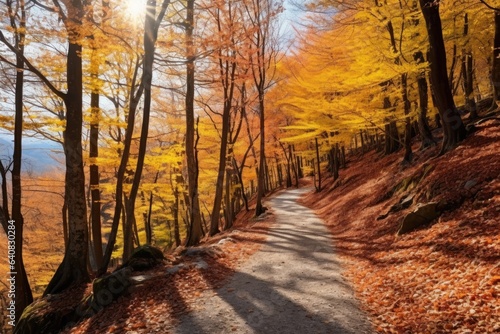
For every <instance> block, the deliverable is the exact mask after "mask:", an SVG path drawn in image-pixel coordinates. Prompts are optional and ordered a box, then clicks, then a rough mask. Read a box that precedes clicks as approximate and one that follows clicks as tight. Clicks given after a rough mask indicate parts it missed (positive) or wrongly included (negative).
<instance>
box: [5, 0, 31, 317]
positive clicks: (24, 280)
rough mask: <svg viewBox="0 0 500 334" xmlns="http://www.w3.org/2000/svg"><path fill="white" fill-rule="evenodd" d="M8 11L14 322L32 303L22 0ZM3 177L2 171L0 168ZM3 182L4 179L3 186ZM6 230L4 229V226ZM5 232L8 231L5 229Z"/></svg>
mask: <svg viewBox="0 0 500 334" xmlns="http://www.w3.org/2000/svg"><path fill="white" fill-rule="evenodd" d="M6 4H7V11H8V15H9V21H10V27H11V28H12V31H13V37H14V45H13V46H14V47H15V49H16V50H17V54H16V64H15V66H16V69H17V70H16V78H15V102H14V104H15V116H14V152H13V160H12V174H11V175H12V178H11V180H12V181H11V182H12V210H11V213H12V217H11V218H12V220H13V221H14V226H15V259H14V260H15V264H14V270H11V271H13V272H16V273H17V275H16V319H15V320H16V321H17V320H18V319H19V317H20V316H21V314H22V312H23V310H24V309H25V308H26V306H28V305H29V304H30V303H31V302H32V301H33V295H32V293H31V288H30V284H29V282H28V276H27V274H26V269H25V267H24V256H23V234H24V233H23V229H24V217H23V214H22V212H21V208H22V202H21V200H22V187H21V168H22V140H23V109H24V104H23V98H24V70H23V69H24V59H23V57H24V47H25V41H26V19H27V16H26V6H25V1H24V0H19V1H13V0H7V3H6ZM2 170H3V172H2V175H3V176H4V175H5V170H4V168H3V166H2ZM5 182H6V180H5V179H4V180H3V182H2V183H3V184H5ZM2 193H3V195H4V202H5V200H6V189H4V191H2ZM5 210H6V211H5V214H4V217H3V218H5V220H9V219H10V218H9V213H8V210H7V206H5ZM4 227H6V226H4ZM6 231H7V229H6Z"/></svg>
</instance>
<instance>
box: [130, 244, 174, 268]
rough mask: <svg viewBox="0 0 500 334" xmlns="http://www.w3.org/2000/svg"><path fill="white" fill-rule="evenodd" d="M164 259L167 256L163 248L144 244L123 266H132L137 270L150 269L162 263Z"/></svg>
mask: <svg viewBox="0 0 500 334" xmlns="http://www.w3.org/2000/svg"><path fill="white" fill-rule="evenodd" d="M164 259H165V256H164V255H163V252H162V251H161V250H159V249H158V248H156V247H153V246H150V245H144V246H140V247H137V248H136V249H135V250H134V252H133V253H132V255H131V256H130V258H129V259H128V260H127V261H126V262H125V263H124V264H123V265H122V266H121V268H131V269H132V270H136V271H143V270H148V269H151V268H153V267H155V266H156V265H158V264H160V263H161V262H162V261H163V260H164Z"/></svg>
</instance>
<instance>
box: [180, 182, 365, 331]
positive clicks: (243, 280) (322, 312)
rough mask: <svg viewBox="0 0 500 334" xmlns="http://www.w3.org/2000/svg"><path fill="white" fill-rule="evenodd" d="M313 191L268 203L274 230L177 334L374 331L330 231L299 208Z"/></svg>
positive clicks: (289, 193) (183, 321)
mask: <svg viewBox="0 0 500 334" xmlns="http://www.w3.org/2000/svg"><path fill="white" fill-rule="evenodd" d="M310 190H311V188H303V189H296V190H287V191H284V192H282V193H279V194H278V195H277V196H276V197H274V198H272V199H270V200H269V201H268V202H267V203H266V205H267V206H268V207H270V208H271V209H272V210H273V213H274V215H275V216H276V220H277V224H276V225H275V226H273V227H272V228H271V229H270V231H269V236H268V238H267V241H266V243H265V245H264V246H263V247H262V248H261V250H260V251H258V252H257V253H256V254H254V255H253V256H252V257H251V258H250V259H249V260H248V261H247V262H245V263H244V264H243V265H242V266H241V267H240V268H239V269H238V271H237V273H236V274H235V275H234V276H233V277H232V278H231V279H230V281H229V282H228V283H227V284H226V285H225V286H224V287H223V288H221V289H219V290H217V291H216V293H215V294H214V295H212V296H204V297H202V298H201V299H200V302H199V304H198V305H199V307H198V309H195V310H194V311H193V312H191V313H189V314H186V315H185V316H183V317H181V319H180V323H179V325H178V326H177V327H176V328H174V329H173V333H177V334H194V333H196V334H203V333H206V334H212V333H214V334H215V333H217V334H218V333H259V334H261V333H269V334H271V333H272V334H274V333H276V334H277V333H287V334H293V333H297V334H312V333H325V334H334V333H339V334H341V333H352V334H363V333H373V332H374V331H373V330H372V328H371V325H370V323H369V321H368V320H367V317H366V316H365V314H363V312H361V311H360V310H359V308H358V305H357V301H356V300H355V299H354V297H353V294H352V291H351V289H350V287H349V286H348V284H347V283H346V282H345V281H344V279H343V278H342V276H341V268H340V264H339V262H338V260H337V258H336V256H335V254H334V250H333V248H332V243H331V238H330V234H329V232H328V230H327V228H326V227H325V226H324V225H323V222H322V220H321V219H319V218H318V217H317V216H316V215H315V214H314V212H313V211H311V210H310V209H308V208H306V207H304V206H302V205H300V204H298V203H297V199H298V198H299V197H300V196H301V194H303V193H304V192H307V191H310Z"/></svg>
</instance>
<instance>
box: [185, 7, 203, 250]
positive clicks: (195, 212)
mask: <svg viewBox="0 0 500 334" xmlns="http://www.w3.org/2000/svg"><path fill="white" fill-rule="evenodd" d="M186 9H187V15H186V51H187V60H186V100H185V101H186V158H187V169H188V191H189V195H188V197H189V209H188V215H189V217H188V221H189V231H188V238H187V242H186V246H194V245H197V244H198V243H199V242H200V240H201V238H202V237H203V230H202V226H201V213H200V202H199V198H198V161H197V159H196V148H195V121H194V73H195V63H194V61H195V50H194V41H193V30H194V0H187V8H186Z"/></svg>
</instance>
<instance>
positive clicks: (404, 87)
mask: <svg viewBox="0 0 500 334" xmlns="http://www.w3.org/2000/svg"><path fill="white" fill-rule="evenodd" d="M401 90H402V98H403V103H404V113H405V115H406V118H405V122H406V127H405V154H404V158H403V160H404V161H406V162H408V163H409V162H411V158H412V154H413V152H412V150H411V138H412V135H411V130H412V127H411V118H410V116H409V115H410V111H411V110H410V109H411V103H410V100H409V99H408V74H406V73H403V74H402V75H401Z"/></svg>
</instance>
